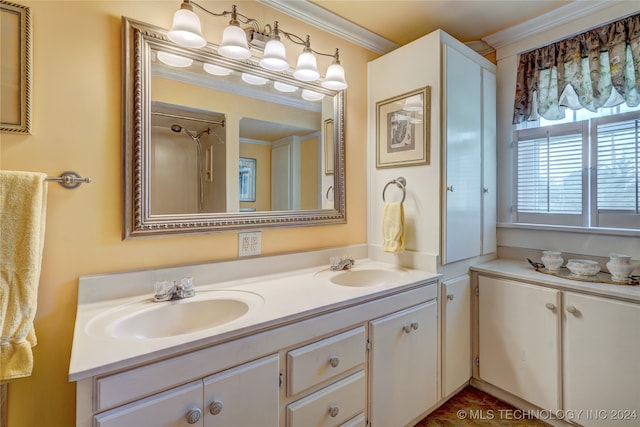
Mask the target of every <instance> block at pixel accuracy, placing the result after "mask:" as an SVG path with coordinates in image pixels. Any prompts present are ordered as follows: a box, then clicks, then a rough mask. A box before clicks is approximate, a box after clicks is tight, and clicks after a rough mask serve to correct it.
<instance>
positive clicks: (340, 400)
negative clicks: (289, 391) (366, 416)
mask: <svg viewBox="0 0 640 427" xmlns="http://www.w3.org/2000/svg"><path fill="white" fill-rule="evenodd" d="M364 407H365V380H364V372H363V371H359V372H357V373H355V374H353V375H350V376H348V377H347V378H345V379H343V380H340V381H338V382H336V383H334V384H331V385H330V386H327V387H325V388H323V389H322V390H319V391H317V392H315V393H313V394H311V395H309V396H307V397H305V398H302V399H300V400H298V401H296V402H293V403H292V404H290V405H289V406H287V426H288V427H335V426H339V425H341V424H343V423H345V422H346V421H349V420H351V419H352V418H353V417H354V416H356V415H357V414H359V413H360V412H364ZM347 425H350V424H348V423H347ZM355 425H357V424H355Z"/></svg>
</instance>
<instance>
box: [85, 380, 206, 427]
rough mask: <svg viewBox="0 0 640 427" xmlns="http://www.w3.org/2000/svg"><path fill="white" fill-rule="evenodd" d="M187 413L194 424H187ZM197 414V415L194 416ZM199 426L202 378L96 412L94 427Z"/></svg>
mask: <svg viewBox="0 0 640 427" xmlns="http://www.w3.org/2000/svg"><path fill="white" fill-rule="evenodd" d="M190 413H191V415H192V417H193V419H192V421H193V420H194V419H196V418H197V421H196V422H195V423H189V421H188V420H187V416H188V415H189V414H190ZM196 414H199V415H196ZM193 425H195V426H201V425H202V381H195V382H192V383H189V384H186V385H183V386H181V387H177V388H175V389H173V390H169V391H166V392H164V393H160V394H157V395H155V396H151V397H148V398H146V399H142V400H140V401H138V402H134V403H130V404H128V405H125V406H121V407H119V408H116V409H112V410H110V411H107V412H104V413H102V414H99V415H96V416H95V418H94V426H96V427H132V426H155V427H187V426H189V427H191V426H193Z"/></svg>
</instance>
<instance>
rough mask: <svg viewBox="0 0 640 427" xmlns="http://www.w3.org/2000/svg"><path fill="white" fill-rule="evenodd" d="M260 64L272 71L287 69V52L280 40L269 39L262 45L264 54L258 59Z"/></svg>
mask: <svg viewBox="0 0 640 427" xmlns="http://www.w3.org/2000/svg"><path fill="white" fill-rule="evenodd" d="M260 66H261V67H262V68H266V69H267V70H272V71H284V70H288V69H289V61H287V53H286V51H285V49H284V45H283V44H282V42H281V41H280V40H277V39H271V40H269V41H268V42H267V44H266V46H265V47H264V56H263V57H262V59H261V60H260Z"/></svg>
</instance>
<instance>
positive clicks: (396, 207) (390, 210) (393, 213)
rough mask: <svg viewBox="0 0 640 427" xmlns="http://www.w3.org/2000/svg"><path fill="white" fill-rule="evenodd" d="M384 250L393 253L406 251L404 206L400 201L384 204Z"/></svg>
mask: <svg viewBox="0 0 640 427" xmlns="http://www.w3.org/2000/svg"><path fill="white" fill-rule="evenodd" d="M382 250H383V251H385V252H393V253H398V252H402V251H404V207H403V206H402V203H400V202H393V203H385V204H384V211H383V212H382Z"/></svg>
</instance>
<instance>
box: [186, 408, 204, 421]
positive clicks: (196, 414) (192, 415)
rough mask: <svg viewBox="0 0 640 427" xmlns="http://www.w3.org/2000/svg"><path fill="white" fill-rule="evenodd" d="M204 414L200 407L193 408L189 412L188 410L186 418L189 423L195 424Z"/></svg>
mask: <svg viewBox="0 0 640 427" xmlns="http://www.w3.org/2000/svg"><path fill="white" fill-rule="evenodd" d="M201 416H202V411H201V410H200V408H193V409H192V410H190V411H189V412H187V415H186V418H187V422H188V423H189V424H195V423H197V422H198V421H200V417H201Z"/></svg>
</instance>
